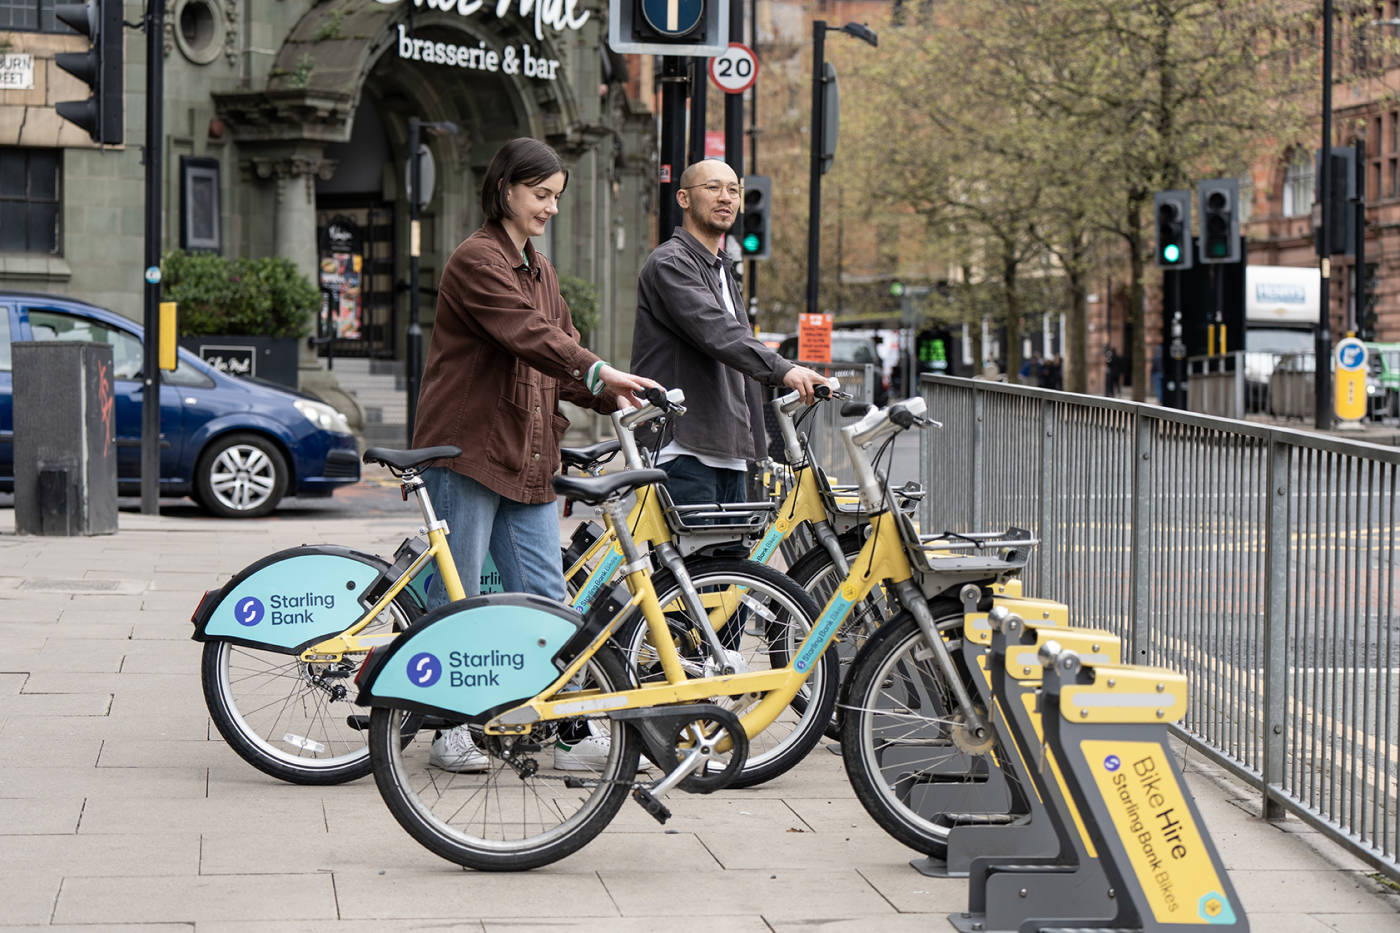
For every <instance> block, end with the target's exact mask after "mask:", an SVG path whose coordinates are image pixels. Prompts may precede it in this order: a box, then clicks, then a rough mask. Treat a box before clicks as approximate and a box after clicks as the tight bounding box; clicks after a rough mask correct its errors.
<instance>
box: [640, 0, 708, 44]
mask: <svg viewBox="0 0 1400 933" xmlns="http://www.w3.org/2000/svg"><path fill="white" fill-rule="evenodd" d="M704 15H705V0H642V16H644V17H645V18H646V21H647V25H649V26H651V28H652V29H655V30H656V31H657V32H659V33H661V34H662V35H666V36H683V35H685V34H686V33H688V32H690V31H691V30H692V29H694V28H695V27H696V26H697V25H699V23H700V19H701V17H703V16H704Z"/></svg>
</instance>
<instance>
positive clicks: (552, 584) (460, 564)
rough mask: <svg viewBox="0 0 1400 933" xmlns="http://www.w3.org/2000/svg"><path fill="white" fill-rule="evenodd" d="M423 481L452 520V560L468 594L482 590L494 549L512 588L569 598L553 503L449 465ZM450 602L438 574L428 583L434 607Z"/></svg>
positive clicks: (504, 581) (499, 567)
mask: <svg viewBox="0 0 1400 933" xmlns="http://www.w3.org/2000/svg"><path fill="white" fill-rule="evenodd" d="M423 482H424V483H426V484H427V487H428V495H430V496H431V497H432V500H433V508H434V509H435V510H436V511H437V514H438V517H439V518H441V519H444V520H446V522H447V530H448V535H447V543H448V547H449V548H450V550H451V551H452V562H453V563H455V564H456V565H457V573H458V574H460V575H461V577H462V589H464V590H466V593H467V595H468V596H475V595H477V594H478V593H480V592H481V567H482V565H483V564H485V563H486V554H487V552H488V550H489V552H490V554H491V558H492V559H493V560H494V561H495V562H496V570H497V571H499V572H500V575H501V587H502V589H504V590H505V591H506V592H507V593H534V594H535V595H536V596H545V597H548V598H549V599H554V600H558V601H559V602H565V601H566V600H567V595H566V593H565V591H564V569H563V565H562V564H561V562H560V558H559V515H558V513H557V511H556V510H555V505H554V503H553V502H545V503H542V504H540V505H526V504H525V503H523V502H516V501H514V500H512V499H507V498H505V497H504V496H501V495H498V494H497V493H494V492H492V491H491V490H489V489H487V488H486V487H485V486H483V485H481V484H480V483H478V482H477V481H476V480H474V479H471V478H470V477H467V476H463V475H462V474H460V473H457V472H454V471H452V470H449V469H447V468H446V467H433V468H432V469H429V470H427V471H426V472H424V474H423ZM447 602H448V599H447V591H446V589H445V588H444V587H443V585H442V580H441V579H439V577H438V576H437V575H436V574H434V576H433V580H432V582H431V583H430V584H428V608H429V609H436V608H438V607H439V606H444V605H446V604H447Z"/></svg>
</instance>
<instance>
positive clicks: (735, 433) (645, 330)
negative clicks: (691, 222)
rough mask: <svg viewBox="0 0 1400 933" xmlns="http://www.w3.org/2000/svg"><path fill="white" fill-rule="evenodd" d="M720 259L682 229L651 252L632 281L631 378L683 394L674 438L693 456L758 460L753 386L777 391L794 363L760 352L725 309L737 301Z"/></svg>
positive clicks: (758, 413) (758, 416) (759, 425)
mask: <svg viewBox="0 0 1400 933" xmlns="http://www.w3.org/2000/svg"><path fill="white" fill-rule="evenodd" d="M722 262H723V260H722V259H721V258H720V257H719V256H716V255H715V254H714V253H712V252H710V251H709V250H708V249H706V248H705V247H704V246H703V245H702V244H701V243H700V241H699V240H697V239H696V238H695V237H693V236H691V235H690V234H689V233H687V232H686V231H685V230H684V229H681V228H677V229H676V232H675V233H674V234H673V235H672V236H671V238H670V239H669V240H667V241H666V242H665V243H662V244H661V245H660V246H658V247H657V248H656V249H655V250H653V251H652V254H651V256H649V257H648V258H647V261H646V263H645V264H644V265H643V266H642V271H641V274H640V275H639V276H638V277H637V321H636V327H635V329H634V330H633V332H632V372H634V373H637V374H638V375H640V376H649V377H650V378H652V379H655V380H656V381H657V382H659V383H661V384H662V385H663V386H665V387H666V388H668V389H672V388H679V389H682V390H684V392H685V397H686V407H687V409H688V410H687V412H686V414H685V415H684V416H682V417H680V418H675V419H673V421H672V427H673V430H674V435H673V436H674V437H675V439H676V440H677V441H678V442H679V443H680V444H681V445H682V446H684V447H687V448H689V449H690V450H693V451H695V452H696V453H701V454H709V455H711V456H715V457H739V458H742V459H745V460H757V459H760V458H761V457H763V456H764V455H765V453H766V450H765V448H766V446H767V444H766V442H765V441H764V434H763V410H762V408H761V407H760V406H761V403H762V402H761V399H760V397H759V393H758V386H757V385H756V384H755V383H754V382H753V381H752V380H755V379H756V380H758V381H759V382H763V383H766V384H768V385H775V386H776V385H781V384H782V381H783V376H785V375H786V374H787V372H788V370H790V369H792V367H793V364H792V363H790V362H788V361H787V360H785V359H783V358H782V357H780V356H779V355H778V354H777V353H775V352H773V351H772V350H770V349H768V348H767V347H765V346H764V345H763V344H761V343H759V341H758V340H757V339H756V338H755V337H754V335H753V331H751V330H750V329H749V328H748V327H747V326H746V325H744V324H741V323H740V322H739V321H738V320H737V319H736V318H735V316H734V315H733V314H731V313H729V311H728V310H727V309H726V308H725V306H724V296H723V294H722V293H721V292H720V288H721V285H720V283H721V281H723V282H724V283H725V285H726V286H727V287H728V288H729V289H730V301H731V302H733V305H734V307H735V308H741V307H743V305H742V301H743V299H742V298H741V297H740V295H739V293H738V289H737V288H736V287H735V286H734V283H733V280H732V279H730V277H729V276H728V275H725V276H724V277H723V278H722V279H721V268H722V267H721V263H722Z"/></svg>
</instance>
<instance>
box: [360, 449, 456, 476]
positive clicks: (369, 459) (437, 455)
mask: <svg viewBox="0 0 1400 933" xmlns="http://www.w3.org/2000/svg"><path fill="white" fill-rule="evenodd" d="M460 456H462V448H460V447H453V446H452V445H450V444H447V445H444V446H442V447H419V448H415V449H410V450H395V449H394V448H392V447H371V448H369V449H368V450H366V451H365V453H364V456H363V457H361V458H360V459H362V460H363V461H364V462H365V463H378V464H380V465H381V466H386V467H389V468H390V469H392V470H412V469H415V468H417V467H420V466H423V465H424V464H426V463H431V462H432V461H434V460H446V459H451V458H452V457H460Z"/></svg>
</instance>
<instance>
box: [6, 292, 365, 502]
mask: <svg viewBox="0 0 1400 933" xmlns="http://www.w3.org/2000/svg"><path fill="white" fill-rule="evenodd" d="M22 340H91V341H96V342H98V343H105V344H108V345H110V346H111V347H112V361H113V369H114V370H115V373H114V375H115V380H114V389H115V393H116V426H115V430H116V448H117V491H118V493H119V494H120V495H139V494H140V491H141V380H140V377H141V358H142V329H141V327H140V325H138V324H135V323H133V322H132V321H130V320H129V319H127V318H125V317H122V316H121V315H119V314H114V313H112V312H111V311H106V310H104V309H102V308H97V307H94V306H92V305H89V304H84V303H83V302H80V301H73V300H71V299H67V298H58V297H55V296H52V295H31V294H25V293H22V292H0V492H13V491H14V484H15V470H14V425H15V422H14V410H13V400H14V383H13V379H12V373H11V359H12V356H13V354H12V353H11V350H10V345H11V343H12V342H15V341H22ZM359 479H360V459H359V454H358V448H357V445H356V441H355V437H354V435H353V434H352V433H351V432H350V429H349V427H348V426H347V424H346V421H345V416H344V415H342V414H340V413H339V412H337V411H336V410H335V409H333V408H331V407H330V406H329V405H326V404H325V403H323V402H318V401H316V400H315V399H312V398H308V397H306V396H302V395H299V394H297V393H295V392H291V391H288V390H285V389H280V388H274V387H272V386H270V385H268V384H266V383H260V382H252V381H249V380H245V379H239V378H237V377H234V376H229V375H225V374H224V373H221V372H219V371H218V370H217V369H215V368H213V367H212V366H210V365H209V364H207V363H205V362H204V361H203V360H201V359H199V358H198V357H196V356H195V355H194V354H192V353H189V352H187V351H185V350H180V352H179V361H178V366H177V368H176V369H175V370H174V372H163V373H161V387H160V489H161V494H162V495H188V496H189V497H190V498H192V499H194V500H195V502H197V503H199V504H200V505H201V506H203V507H204V508H205V509H207V510H208V511H210V512H212V513H214V514H215V515H219V516H223V517H227V518H254V517H257V516H260V515H266V514H268V513H269V512H271V511H272V510H273V509H274V508H276V507H277V503H278V501H279V500H280V499H281V498H282V497H283V496H287V495H296V496H326V495H330V493H331V492H332V491H333V490H334V489H335V488H336V487H337V486H345V485H348V484H351V483H355V482H358V481H359Z"/></svg>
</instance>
